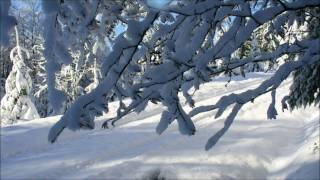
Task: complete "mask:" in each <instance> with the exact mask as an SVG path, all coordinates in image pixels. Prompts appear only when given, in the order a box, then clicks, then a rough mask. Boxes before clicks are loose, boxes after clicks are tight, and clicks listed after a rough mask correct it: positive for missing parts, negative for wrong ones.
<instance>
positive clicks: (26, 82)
mask: <svg viewBox="0 0 320 180" xmlns="http://www.w3.org/2000/svg"><path fill="white" fill-rule="evenodd" d="M15 31H16V43H17V45H16V47H14V48H13V49H12V50H11V53H10V58H11V60H12V61H13V67H12V70H11V72H10V74H9V76H8V78H7V80H6V85H5V90H6V94H5V96H4V97H3V98H2V99H1V106H0V110H1V124H8V123H13V122H16V121H18V120H30V119H35V118H39V115H38V112H37V110H36V108H35V106H34V104H33V97H32V94H31V92H32V78H31V76H30V75H29V73H30V69H29V67H28V66H26V64H25V58H27V59H29V58H30V55H29V53H28V51H27V50H26V49H25V48H23V47H21V46H20V42H19V33H18V29H17V27H16V28H15ZM23 52H24V53H23Z"/></svg>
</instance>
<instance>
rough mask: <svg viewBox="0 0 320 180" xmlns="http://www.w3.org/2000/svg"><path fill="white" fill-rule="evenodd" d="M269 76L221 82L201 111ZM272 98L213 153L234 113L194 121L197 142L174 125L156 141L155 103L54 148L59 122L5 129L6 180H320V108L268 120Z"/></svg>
mask: <svg viewBox="0 0 320 180" xmlns="http://www.w3.org/2000/svg"><path fill="white" fill-rule="evenodd" d="M269 76H270V74H269V75H262V74H259V73H255V74H250V76H249V77H250V78H246V79H244V78H241V77H236V78H235V79H234V81H232V82H231V83H229V84H228V86H227V87H225V84H226V80H227V79H226V78H218V79H217V80H216V81H213V82H212V83H208V84H206V85H203V86H202V87H201V88H200V91H198V92H197V93H196V96H195V101H196V106H199V105H205V104H213V103H215V102H216V101H217V100H218V99H219V97H221V95H226V94H229V93H234V92H239V91H243V90H245V89H248V88H249V89H250V88H253V87H256V86H257V85H258V84H259V82H261V81H262V80H264V79H265V78H267V77H269ZM289 85H290V81H285V82H284V83H283V84H282V85H281V87H280V89H279V90H278V91H277V96H278V103H279V102H280V100H281V99H280V98H281V97H282V96H284V95H286V94H287V93H288V88H289ZM270 100H271V96H270V94H266V95H264V96H262V97H260V98H257V99H256V100H255V102H254V104H253V103H250V104H247V105H245V106H244V107H243V108H242V109H241V111H240V112H239V114H238V116H237V117H236V120H235V122H234V124H233V125H232V126H231V128H230V129H229V131H228V132H227V133H226V134H225V135H224V136H223V137H222V138H221V140H220V141H219V142H218V144H217V145H216V146H214V147H213V148H212V149H211V150H209V151H205V150H204V147H205V144H206V141H207V140H208V139H209V138H210V137H211V136H212V135H213V134H214V133H215V132H217V131H218V130H219V129H220V128H221V127H222V126H223V123H224V119H225V118H226V116H227V115H228V112H229V111H228V112H226V113H225V114H224V116H222V117H220V118H218V119H214V113H215V111H214V112H208V113H205V114H200V115H198V116H196V117H194V118H193V120H194V121H195V125H196V128H197V132H196V134H195V135H194V136H191V137H187V136H183V135H180V134H179V132H178V130H177V124H176V123H173V124H172V125H171V126H170V128H168V129H167V131H165V132H164V133H163V134H162V135H160V136H159V135H157V134H156V133H155V127H156V125H157V123H158V121H159V119H160V115H161V114H160V113H161V111H162V109H163V107H162V106H161V105H153V104H152V105H150V106H149V107H148V108H147V110H146V111H144V112H142V113H140V114H138V115H137V114H131V115H129V116H127V117H125V118H124V119H123V120H122V121H121V122H119V123H118V125H117V127H116V128H114V129H111V130H104V129H101V128H100V125H101V123H102V122H103V120H104V119H106V118H108V117H110V116H111V115H110V114H108V115H105V116H103V117H100V118H98V120H97V121H96V122H97V124H96V129H95V130H90V131H86V130H83V131H77V132H70V131H65V132H63V133H62V135H61V137H60V138H59V139H58V142H56V143H55V144H50V143H48V141H47V134H48V130H49V128H50V127H51V126H52V125H53V124H54V123H55V122H56V121H57V120H58V119H59V117H50V118H46V119H35V120H32V121H29V122H23V123H19V124H15V125H13V126H7V127H2V128H1V179H2V180H5V179H21V178H22V179H148V178H150V177H152V176H159V177H164V178H166V179H171V178H172V179H319V110H318V109H317V108H316V107H308V108H306V109H299V110H295V111H293V112H292V113H290V112H289V111H285V112H282V111H281V107H280V104H277V107H278V109H277V110H278V114H279V115H278V118H277V119H276V120H267V118H266V111H267V107H268V105H269V103H270ZM115 107H116V103H114V104H111V105H110V109H115ZM185 108H186V109H187V107H185Z"/></svg>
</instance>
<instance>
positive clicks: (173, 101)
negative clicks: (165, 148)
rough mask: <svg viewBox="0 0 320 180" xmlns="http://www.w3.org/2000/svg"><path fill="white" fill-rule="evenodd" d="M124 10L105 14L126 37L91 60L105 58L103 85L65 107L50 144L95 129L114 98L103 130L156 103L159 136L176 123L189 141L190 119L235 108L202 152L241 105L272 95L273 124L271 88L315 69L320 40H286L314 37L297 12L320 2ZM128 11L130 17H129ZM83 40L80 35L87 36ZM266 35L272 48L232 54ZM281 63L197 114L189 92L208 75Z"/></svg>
mask: <svg viewBox="0 0 320 180" xmlns="http://www.w3.org/2000/svg"><path fill="white" fill-rule="evenodd" d="M99 2H100V1H99ZM123 4H126V3H123ZM129 4H130V5H128V6H129V8H127V7H122V8H119V6H118V5H117V6H115V7H113V8H111V9H113V10H112V11H111V12H114V11H115V12H117V13H116V14H117V15H116V16H113V17H121V18H120V19H119V18H118V20H117V22H118V23H119V24H121V25H124V26H125V27H126V30H125V32H124V33H121V34H119V35H118V37H117V38H116V39H115V40H114V41H113V42H114V44H113V46H112V51H111V53H110V54H109V55H108V56H107V58H102V57H101V56H95V58H96V59H99V58H100V59H103V61H102V64H101V72H102V80H101V82H100V83H99V85H97V86H96V88H95V89H93V90H92V91H91V92H90V93H88V94H86V95H84V96H82V97H80V98H78V99H77V100H76V101H75V102H74V103H73V105H71V107H70V108H69V109H68V110H67V112H66V113H65V114H64V115H63V117H62V118H61V119H60V121H59V122H58V123H57V124H56V125H55V126H54V127H53V128H52V129H51V131H50V133H49V141H50V142H54V141H55V140H56V138H57V137H58V135H59V134H60V133H61V132H62V130H63V129H64V128H65V127H68V128H70V129H72V130H77V129H80V128H94V117H95V116H97V115H101V114H102V112H103V111H104V112H107V111H108V108H107V105H108V102H109V101H111V100H113V99H114V98H116V99H117V100H118V101H119V108H118V110H117V116H116V117H114V118H111V119H109V120H107V121H106V122H105V123H104V124H103V127H108V123H109V122H111V124H112V125H114V124H115V122H117V121H118V120H120V119H121V118H122V117H124V116H125V115H127V114H129V113H131V112H141V111H143V110H144V109H145V107H146V106H147V104H148V102H149V101H151V102H153V103H158V102H161V103H162V104H163V105H164V106H165V107H166V108H167V109H166V110H165V111H164V112H163V114H162V116H161V119H160V122H159V124H158V126H157V132H158V133H162V132H163V131H164V130H165V129H166V128H167V127H168V126H169V124H170V123H171V122H173V121H174V120H177V122H178V126H179V130H180V132H181V133H182V134H187V135H192V134H194V133H195V125H194V124H193V122H192V119H191V117H193V116H195V115H197V114H199V113H202V112H206V111H211V110H214V109H218V112H217V114H216V117H219V116H220V115H221V114H222V113H223V112H224V110H225V109H226V108H227V107H229V106H231V105H233V104H235V106H234V109H233V111H232V113H231V114H230V115H229V117H228V118H227V120H226V123H225V127H224V128H223V129H222V130H221V131H220V132H219V133H218V134H217V135H215V136H214V137H213V138H212V139H210V140H209V142H208V144H207V149H208V148H210V147H212V146H213V145H214V144H215V143H216V142H217V140H218V139H219V138H220V137H221V136H222V135H223V134H224V133H225V132H226V130H227V129H228V128H229V127H230V125H231V123H232V122H233V120H234V118H235V117H236V114H237V112H238V111H239V110H240V108H241V107H242V105H243V104H245V103H247V102H249V101H252V100H254V99H255V98H257V97H259V96H260V95H262V94H265V93H267V92H270V91H272V102H271V105H270V107H269V109H268V118H275V117H276V114H277V113H276V110H275V108H274V104H275V102H276V99H275V94H276V89H277V87H279V85H280V84H281V82H282V81H283V80H284V79H286V78H287V77H288V76H289V75H290V74H291V72H294V71H295V70H297V69H300V68H304V67H306V66H309V65H313V64H315V63H316V62H317V61H318V60H319V37H317V36H314V35H311V33H310V34H308V35H299V36H298V35H296V36H295V37H289V36H290V35H289V34H290V30H291V29H293V28H296V29H297V28H299V27H300V26H301V27H302V26H303V27H306V28H309V30H310V32H316V31H317V30H316V29H315V28H313V27H311V26H310V22H311V21H312V20H314V18H313V17H312V16H311V15H306V13H305V14H303V13H301V12H304V11H309V10H310V9H314V8H317V6H319V5H320V2H318V1H315V0H310V1H303V0H299V1H292V2H291V1H290V2H283V1H269V0H263V1H232V0H231V1H230V0H228V1H211V0H206V1H201V2H199V1H181V2H179V3H176V4H174V3H173V4H174V5H172V4H170V3H168V4H166V6H167V7H161V8H159V9H157V10H156V11H154V9H155V7H150V6H147V5H146V4H144V1H133V2H131V3H129ZM74 6H75V5H74V4H73V5H72V4H70V5H68V7H69V8H70V7H74ZM100 6H101V2H100V3H98V4H94V6H93V7H96V8H95V9H96V10H97V11H99V7H100ZM74 8H75V7H74ZM126 8H127V9H126ZM71 9H72V8H71ZM119 9H122V11H123V13H119V11H118V10H119ZM126 11H128V12H126ZM132 12H135V13H136V14H135V15H132V14H130V13H132ZM123 14H126V15H125V16H124V15H123ZM104 15H105V14H104V13H102V14H99V15H96V17H95V18H93V17H94V16H95V15H94V14H90V15H89V16H88V17H90V18H88V19H90V20H85V22H87V23H78V25H79V26H77V27H78V28H75V29H77V30H75V31H76V32H83V31H85V32H90V33H91V31H89V30H88V29H86V30H83V31H82V30H81V31H78V30H79V29H81V27H83V26H84V25H85V26H88V25H90V26H91V25H92V24H94V21H99V23H101V22H103V21H104V20H103V18H104ZM101 16H102V17H101ZM58 17H60V15H59V16H58ZM70 17H71V16H70ZM98 17H99V18H98ZM61 18H62V17H61ZM75 19H76V18H73V19H72V20H70V21H71V22H73V21H75ZM80 19H81V18H80ZM94 19H95V20H94ZM99 19H100V20H101V21H100V20H99ZM115 19H117V18H115ZM62 20H63V21H65V24H67V25H71V26H72V25H73V24H77V23H68V21H69V19H68V18H62ZM62 20H61V21H62ZM76 22H77V21H76ZM81 22H82V21H81ZM88 22H90V23H88ZM67 25H66V27H67ZM105 26H106V25H104V26H103V27H105ZM266 27H268V29H267V30H266V31H265V32H263V33H264V34H263V35H260V37H259V38H260V40H257V39H258V38H257V37H255V36H256V34H257V31H259V30H260V29H262V28H266ZM100 28H101V27H100ZM87 30H88V31H87ZM101 32H102V31H99V36H96V37H98V39H100V42H101V38H100V36H101V37H104V38H106V37H105V36H102V35H101V34H103V33H101ZM90 33H88V34H90ZM76 34H77V33H76ZM88 34H86V33H83V34H82V35H84V37H87V36H89V35H88ZM92 34H94V35H96V34H95V33H92ZM92 34H91V35H92ZM270 34H271V35H272V37H273V39H272V40H274V41H275V42H276V43H274V44H273V48H269V49H267V50H266V49H264V50H259V51H256V52H254V53H251V54H250V55H247V56H244V57H243V56H237V55H236V54H237V52H238V51H240V50H241V48H243V47H244V46H245V45H246V44H248V43H251V46H257V43H260V42H258V41H261V38H266V37H267V36H268V37H270ZM284 34H285V35H286V34H288V35H287V36H288V37H287V38H283V35H284ZM86 35H87V36H86ZM74 38H75V37H74ZM279 39H280V40H279ZM104 40H105V39H104ZM66 43H67V44H68V45H69V44H70V42H66ZM255 48H257V47H255ZM94 54H96V53H94ZM284 57H285V61H284V63H283V64H282V65H281V66H280V67H279V68H278V69H277V70H276V72H275V74H274V76H273V77H271V78H270V79H268V80H266V81H264V82H263V83H262V84H261V85H260V86H258V87H257V88H256V89H254V90H248V91H246V92H243V93H240V94H231V95H229V96H225V97H222V98H221V99H220V100H219V101H218V102H217V103H216V104H215V105H211V106H202V107H195V106H196V102H195V101H194V100H193V97H192V96H193V95H192V94H190V93H189V90H190V89H191V88H192V87H194V89H195V90H198V89H199V87H200V84H201V83H206V82H208V81H210V80H211V79H210V78H211V77H212V76H216V75H219V74H221V73H224V72H227V73H230V72H231V71H234V70H236V69H238V68H243V67H245V66H246V65H248V64H253V63H261V62H266V61H270V62H272V63H277V62H278V61H279V59H281V58H284ZM180 92H182V95H183V97H184V98H185V100H186V102H187V103H188V105H189V106H190V107H191V108H193V110H192V111H191V112H190V113H189V114H188V113H187V112H185V110H184V109H183V106H182V103H181V102H182V100H181V99H180V98H179V93H180ZM126 98H127V99H130V100H131V101H130V103H129V104H128V105H127V104H125V103H124V102H123V100H124V99H126Z"/></svg>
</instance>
